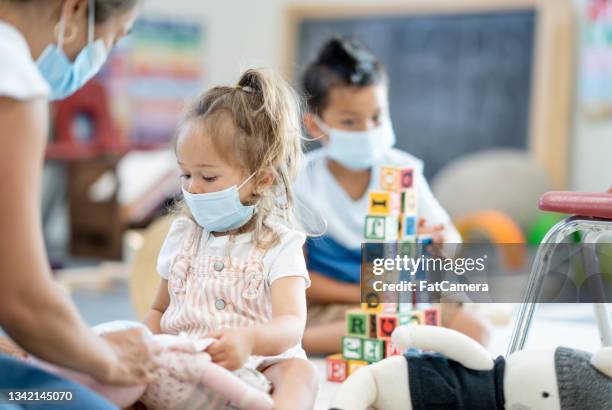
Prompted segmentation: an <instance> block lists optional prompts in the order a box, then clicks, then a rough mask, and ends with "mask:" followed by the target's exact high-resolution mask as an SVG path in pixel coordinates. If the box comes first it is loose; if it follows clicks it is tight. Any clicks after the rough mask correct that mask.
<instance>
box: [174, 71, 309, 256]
mask: <svg viewBox="0 0 612 410" xmlns="http://www.w3.org/2000/svg"><path fill="white" fill-rule="evenodd" d="M300 108H301V104H300V99H299V97H298V96H297V94H296V92H295V91H294V90H293V88H291V86H289V84H288V83H287V82H286V81H285V80H284V79H282V78H281V77H280V76H277V75H275V74H273V73H272V72H269V71H264V70H260V69H250V70H247V71H246V72H245V73H244V74H242V76H241V77H240V80H239V81H238V85H236V86H235V87H227V86H219V87H214V88H212V89H210V90H208V91H207V92H205V93H204V94H203V95H201V96H200V97H199V98H197V100H196V101H195V102H194V103H193V104H192V105H191V106H190V107H189V109H188V110H187V112H186V114H185V116H184V118H183V120H182V122H181V125H180V126H179V129H178V131H179V132H178V133H177V135H176V137H175V143H174V145H175V150H176V140H177V139H178V136H179V135H180V132H181V129H182V128H184V126H185V125H187V124H191V123H193V121H199V122H200V124H201V125H202V126H203V128H202V129H203V130H204V131H205V132H207V134H208V135H210V136H211V138H212V143H213V146H214V147H215V149H216V151H217V152H218V153H219V154H220V155H221V156H222V157H223V159H224V160H226V161H228V163H229V164H231V165H233V166H236V167H240V168H242V169H244V170H246V171H247V173H248V174H249V175H250V174H253V173H255V176H254V177H253V179H254V180H255V182H256V183H257V182H258V181H259V180H260V178H263V177H264V173H265V172H266V171H267V172H270V173H271V174H272V176H273V177H274V182H273V185H272V186H271V187H270V188H269V189H266V190H264V191H263V192H257V195H256V198H255V201H254V203H256V204H257V212H256V213H255V215H254V221H253V222H252V223H250V225H251V226H253V225H254V239H255V244H256V246H258V247H259V248H262V249H269V248H271V247H273V246H275V245H276V244H278V243H279V240H280V236H279V233H278V232H276V231H275V230H274V229H272V227H271V226H270V224H269V222H270V220H272V219H274V220H279V219H280V220H281V221H282V222H284V223H285V224H286V225H288V226H289V227H291V228H294V229H295V228H298V227H299V225H298V223H297V220H296V218H295V216H294V214H293V204H294V195H293V189H292V185H293V182H294V181H295V178H296V176H297V172H298V169H299V165H300V160H301V156H302V140H303V139H302V128H301V122H300V120H301V117H300V115H301V110H300ZM177 209H178V211H179V212H180V213H182V214H186V215H188V216H189V217H191V218H192V219H193V217H192V216H191V213H190V212H189V209H188V207H187V206H185V204H184V203H183V201H180V202H179V204H178V207H177Z"/></svg>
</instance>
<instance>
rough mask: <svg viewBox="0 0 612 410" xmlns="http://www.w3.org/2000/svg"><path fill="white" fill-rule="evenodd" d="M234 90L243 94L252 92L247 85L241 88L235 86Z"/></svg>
mask: <svg viewBox="0 0 612 410" xmlns="http://www.w3.org/2000/svg"><path fill="white" fill-rule="evenodd" d="M234 88H235V89H236V90H242V91H244V92H247V93H250V92H251V91H253V89H252V88H251V87H249V86H248V85H245V86H242V85H237V86H236V87H234Z"/></svg>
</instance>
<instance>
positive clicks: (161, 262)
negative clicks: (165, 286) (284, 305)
mask: <svg viewBox="0 0 612 410" xmlns="http://www.w3.org/2000/svg"><path fill="white" fill-rule="evenodd" d="M190 223H192V222H191V221H189V220H187V219H186V218H179V219H177V220H175V221H174V222H173V223H172V225H171V227H170V230H169V232H168V235H167V236H166V239H165V241H164V244H163V245H162V248H161V250H160V253H159V257H158V259H157V272H158V273H159V275H160V276H161V277H162V278H164V279H168V276H169V273H170V263H171V261H172V258H173V257H174V255H176V254H177V253H178V252H179V251H180V249H181V245H182V243H183V238H184V235H185V233H186V232H187V231H188V230H189V224H190ZM274 229H276V230H277V232H279V234H280V236H281V239H280V242H279V244H278V245H276V246H275V247H273V248H271V249H268V250H267V251H266V253H265V255H264V258H263V265H264V274H265V276H266V282H267V283H268V285H271V284H272V283H273V282H274V281H276V280H277V279H280V278H284V277H288V276H299V277H302V278H304V281H305V282H306V287H309V286H310V278H309V277H308V270H307V269H306V263H305V261H304V252H303V250H302V246H303V245H304V241H305V239H306V236H305V235H304V234H303V233H301V232H298V231H295V230H292V229H289V228H287V227H286V226H284V225H281V224H275V225H274ZM252 239H253V234H252V233H244V234H240V235H236V236H234V243H233V244H232V245H231V251H230V255H231V256H233V257H237V258H246V257H247V256H248V255H249V253H250V251H251V250H252V249H253V246H254V243H253V240H252ZM228 243H229V236H228V235H224V236H214V235H210V234H209V233H208V232H206V231H205V230H202V239H201V240H200V249H199V251H202V250H203V249H206V254H208V255H213V256H224V255H227V253H226V252H227V251H226V248H227V246H228Z"/></svg>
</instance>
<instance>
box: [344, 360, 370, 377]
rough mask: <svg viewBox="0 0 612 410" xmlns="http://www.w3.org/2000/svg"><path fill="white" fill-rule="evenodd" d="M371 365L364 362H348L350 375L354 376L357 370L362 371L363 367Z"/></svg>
mask: <svg viewBox="0 0 612 410" xmlns="http://www.w3.org/2000/svg"><path fill="white" fill-rule="evenodd" d="M368 364H369V363H368V362H366V361H364V360H349V361H348V375H349V376H350V375H352V374H353V373H355V372H356V371H357V370H359V369H361V368H362V367H365V366H367V365H368Z"/></svg>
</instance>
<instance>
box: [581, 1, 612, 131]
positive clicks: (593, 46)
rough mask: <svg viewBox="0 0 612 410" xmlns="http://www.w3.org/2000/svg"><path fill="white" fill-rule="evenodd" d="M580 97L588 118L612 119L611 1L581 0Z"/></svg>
mask: <svg viewBox="0 0 612 410" xmlns="http://www.w3.org/2000/svg"><path fill="white" fill-rule="evenodd" d="M583 16H584V29H583V33H584V34H583V38H582V50H581V54H582V55H581V59H580V84H581V86H580V100H581V102H580V103H581V107H582V110H583V112H584V113H585V114H586V115H587V117H588V118H590V119H606V118H607V119H610V118H612V1H610V0H585V1H584V10H583Z"/></svg>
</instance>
